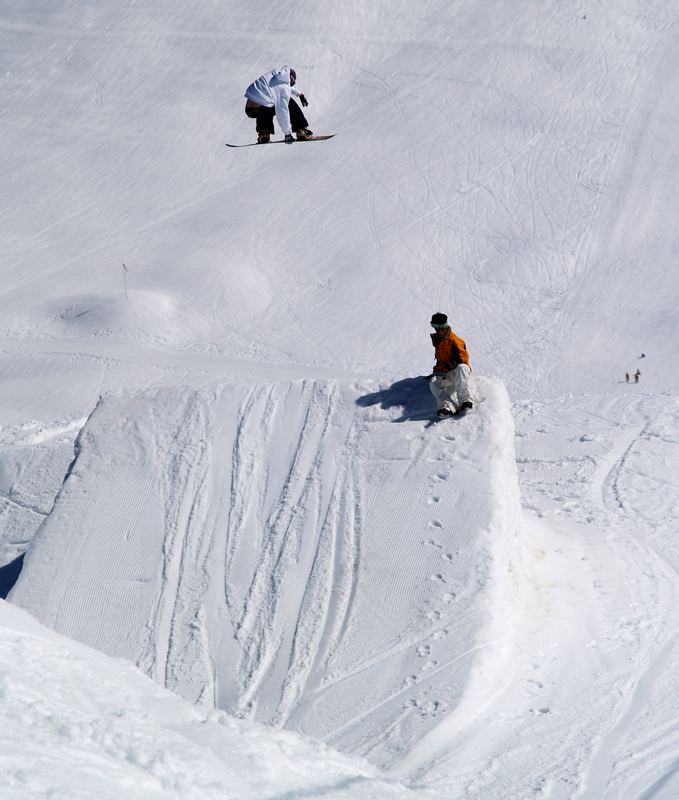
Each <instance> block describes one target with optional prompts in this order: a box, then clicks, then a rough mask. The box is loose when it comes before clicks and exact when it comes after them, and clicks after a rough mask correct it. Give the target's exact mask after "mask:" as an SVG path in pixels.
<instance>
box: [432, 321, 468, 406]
mask: <svg viewBox="0 0 679 800" xmlns="http://www.w3.org/2000/svg"><path fill="white" fill-rule="evenodd" d="M431 326H432V328H433V329H434V331H435V333H432V334H431V343H432V344H433V345H434V353H435V356H436V364H435V365H434V372H433V374H432V375H431V377H430V379H429V388H430V390H431V393H432V394H433V395H434V397H435V398H436V402H437V403H438V406H439V407H438V412H437V413H438V415H439V417H452V416H453V414H456V413H457V412H458V411H459V410H461V409H463V408H473V407H474V402H473V398H472V392H471V374H472V371H471V367H470V366H469V353H468V352H467V345H466V344H465V343H464V341H463V340H462V339H460V337H459V336H458V335H457V334H455V333H453V331H452V330H451V328H450V325H449V324H448V317H447V316H446V315H445V314H441V313H440V312H437V313H436V314H434V315H433V316H432V318H431Z"/></svg>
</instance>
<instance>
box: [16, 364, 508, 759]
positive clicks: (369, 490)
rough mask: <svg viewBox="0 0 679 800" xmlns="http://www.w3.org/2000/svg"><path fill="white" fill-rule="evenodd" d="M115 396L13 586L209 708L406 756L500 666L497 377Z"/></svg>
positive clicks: (73, 629)
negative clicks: (468, 388) (434, 384)
mask: <svg viewBox="0 0 679 800" xmlns="http://www.w3.org/2000/svg"><path fill="white" fill-rule="evenodd" d="M478 386H479V394H480V399H481V402H480V403H479V404H478V406H477V409H476V410H475V411H474V412H473V413H471V414H468V415H467V416H466V417H464V418H462V419H457V420H445V421H442V422H438V423H437V422H433V421H432V420H431V410H432V409H431V398H429V397H428V392H427V389H426V385H425V384H424V381H423V380H422V379H421V378H412V379H405V380H402V381H399V382H397V383H396V384H394V385H392V386H390V387H384V386H378V385H376V384H374V383H363V384H352V385H348V384H345V383H342V382H338V381H320V380H307V381H296V382H288V383H285V382H282V383H281V382H277V383H253V384H248V383H245V382H243V383H232V384H228V385H217V386H207V387H203V388H166V389H158V390H143V391H126V390H121V391H119V392H112V393H108V394H106V395H105V396H104V397H103V398H102V399H101V400H100V402H99V403H98V405H97V406H96V408H95V410H94V412H93V413H92V414H91V416H90V417H89V419H88V420H87V422H86V424H85V425H84V427H83V429H82V431H81V433H80V435H79V436H78V438H77V441H76V448H75V449H76V454H75V459H74V461H73V463H72V464H71V466H70V468H69V471H68V474H67V476H66V479H65V481H64V484H63V487H62V489H61V491H60V492H59V494H58V496H57V500H56V503H55V505H54V509H53V510H52V512H51V513H50V514H49V515H48V516H47V518H46V519H45V521H44V523H43V524H42V526H41V527H40V529H39V531H38V533H37V534H36V536H35V537H34V539H33V541H32V542H31V545H30V547H29V550H28V553H27V555H26V559H25V566H24V569H23V572H22V574H21V576H20V578H19V581H18V583H17V585H16V586H15V588H14V590H13V592H12V593H11V595H10V599H11V600H12V602H14V603H16V604H17V605H19V606H22V607H23V608H25V609H27V610H28V611H30V612H31V613H32V614H33V615H34V616H35V617H36V618H37V619H38V620H40V621H41V622H43V623H45V624H46V625H48V626H49V627H50V628H53V629H54V630H55V631H58V632H59V633H62V634H65V635H67V636H69V637H72V638H74V639H77V640H79V641H81V642H84V643H86V644H89V645H91V646H93V647H95V648H97V649H99V650H102V651H104V652H105V653H108V654H111V655H114V656H120V657H124V658H126V659H129V660H131V661H133V662H135V663H137V664H138V665H140V666H141V667H142V669H144V671H145V672H147V674H149V675H150V676H152V677H153V678H154V679H155V680H156V681H158V682H159V683H161V684H163V685H165V686H167V687H168V688H170V689H172V690H174V691H176V692H178V693H179V694H180V695H181V696H183V697H184V698H186V699H187V700H189V701H191V702H192V703H195V704H197V705H198V706H199V707H201V708H203V709H204V710H210V709H212V708H215V707H216V708H219V709H223V710H226V711H229V712H231V713H235V714H236V715H238V716H241V717H244V718H251V719H255V720H257V721H261V722H266V723H269V724H274V725H284V726H286V727H290V728H293V729H295V730H298V731H300V732H302V733H304V734H306V735H310V736H312V737H315V738H320V739H324V740H326V741H328V742H330V743H331V744H333V745H334V746H337V747H339V748H340V749H346V750H351V751H353V752H358V753H360V754H362V755H366V756H368V757H370V758H371V760H373V761H375V762H376V763H379V764H381V765H388V764H392V763H394V761H395V760H398V758H399V757H400V756H402V755H403V754H404V751H405V750H406V749H407V742H413V741H418V740H419V739H420V738H421V736H422V735H423V734H424V733H426V732H427V731H428V730H431V729H432V728H433V727H434V726H436V725H437V724H438V723H439V722H440V721H441V720H442V719H443V718H445V717H447V716H449V715H450V714H452V713H454V712H455V709H456V708H458V707H459V705H460V703H461V701H462V700H463V699H464V698H465V696H467V697H468V696H469V692H470V691H472V690H473V691H474V692H478V691H481V692H482V691H483V686H484V684H485V685H488V684H490V683H491V682H492V681H493V679H496V678H497V672H498V670H500V669H501V668H502V653H503V649H504V647H505V645H506V644H507V639H508V637H511V634H512V623H511V613H510V611H509V609H510V608H511V579H510V572H511V557H512V550H513V547H514V542H515V535H516V532H517V529H518V525H519V524H520V508H519V493H518V484H517V478H516V468H515V462H514V442H513V434H514V428H513V423H512V419H511V415H510V410H509V401H508V397H507V394H506V391H505V389H504V387H503V385H502V384H501V383H499V382H497V381H494V380H487V379H480V380H479V382H478Z"/></svg>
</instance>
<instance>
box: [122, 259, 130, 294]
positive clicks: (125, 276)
mask: <svg viewBox="0 0 679 800" xmlns="http://www.w3.org/2000/svg"><path fill="white" fill-rule="evenodd" d="M123 286H124V288H125V299H126V300H129V297H128V296H127V267H126V266H125V264H124V263H123Z"/></svg>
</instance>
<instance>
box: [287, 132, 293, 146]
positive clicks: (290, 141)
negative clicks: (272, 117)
mask: <svg viewBox="0 0 679 800" xmlns="http://www.w3.org/2000/svg"><path fill="white" fill-rule="evenodd" d="M294 141H295V139H294V137H293V135H292V134H291V133H286V134H285V144H292V143H293V142H294Z"/></svg>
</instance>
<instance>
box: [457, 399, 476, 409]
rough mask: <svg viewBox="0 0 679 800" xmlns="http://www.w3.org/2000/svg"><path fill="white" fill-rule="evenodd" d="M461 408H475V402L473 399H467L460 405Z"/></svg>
mask: <svg viewBox="0 0 679 800" xmlns="http://www.w3.org/2000/svg"><path fill="white" fill-rule="evenodd" d="M460 408H461V409H463V408H470V409H471V408H474V403H472V401H471V400H465V401H464V403H462V405H461V406H460Z"/></svg>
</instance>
